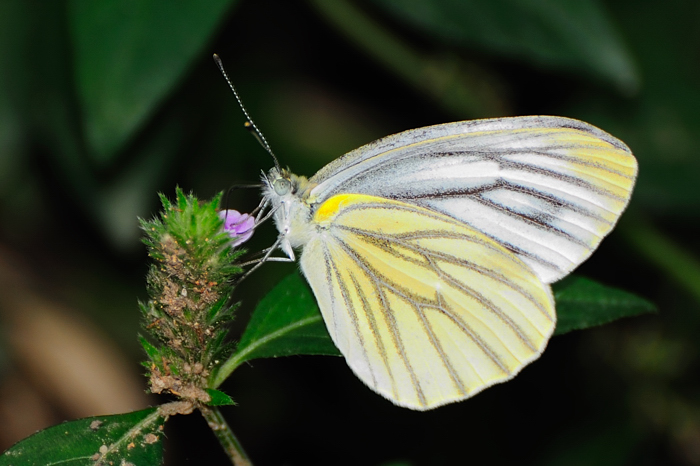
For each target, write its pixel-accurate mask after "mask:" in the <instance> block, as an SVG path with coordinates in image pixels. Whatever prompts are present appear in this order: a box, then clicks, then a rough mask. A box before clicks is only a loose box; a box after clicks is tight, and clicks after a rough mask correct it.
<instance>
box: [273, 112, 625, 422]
mask: <svg viewBox="0 0 700 466" xmlns="http://www.w3.org/2000/svg"><path fill="white" fill-rule="evenodd" d="M636 175H637V162H636V160H635V158H634V156H633V155H632V153H631V151H630V149H629V148H628V147H627V146H626V145H625V144H624V143H622V142H621V141H620V140H618V139H616V138H614V137H613V136H611V135H609V134H607V133H606V132H604V131H602V130H600V129H598V128H596V127H594V126H592V125H590V124H587V123H584V122H581V121H578V120H573V119H569V118H562V117H550V116H530V117H513V118H496V119H485V120H474V121H462V122H456V123H448V124H441V125H436V126H429V127H425V128H419V129H414V130H410V131H405V132H402V133H398V134H395V135H392V136H388V137H385V138H383V139H380V140H377V141H375V142H372V143H370V144H367V145H365V146H362V147H360V148H358V149H356V150H353V151H351V152H349V153H347V154H345V155H343V156H342V157H340V158H338V159H337V160H335V161H333V162H331V163H330V164H328V165H327V166H326V167H324V168H322V169H321V170H320V171H319V172H318V173H316V174H315V175H314V176H312V177H311V178H308V179H307V178H305V177H303V176H297V175H295V174H293V173H291V172H290V171H288V170H286V169H281V168H279V166H276V167H274V168H272V169H271V170H270V171H269V172H268V173H267V174H265V175H264V176H263V183H264V188H263V203H264V204H265V205H267V206H269V207H270V209H271V210H270V212H271V215H272V216H273V217H274V222H275V224H276V226H277V229H278V230H279V237H278V240H277V242H276V243H275V247H278V248H279V249H281V250H282V251H283V252H284V254H285V255H286V256H287V257H288V258H289V259H290V260H294V259H295V257H296V255H295V249H299V248H301V257H300V265H301V271H302V272H303V274H304V276H305V277H306V279H307V281H308V282H309V284H310V286H311V289H312V290H313V293H314V295H315V297H316V300H317V302H318V305H319V308H320V310H321V314H322V316H323V320H324V321H325V324H326V326H327V328H328V332H329V334H330V336H331V338H332V339H333V342H334V343H335V345H336V346H337V347H338V349H339V350H340V352H341V353H342V354H343V356H344V357H345V359H346V361H347V363H348V365H349V366H350V368H351V369H352V371H353V372H354V373H355V374H356V375H357V377H359V378H360V380H362V381H363V382H364V383H365V384H367V386H369V387H370V388H371V389H372V390H374V391H375V392H377V393H379V394H380V395H382V396H384V397H385V398H387V399H389V400H390V401H392V402H393V403H395V404H396V405H399V406H403V407H407V408H411V409H415V410H428V409H431V408H435V407H437V406H441V405H444V404H447V403H451V402H455V401H459V400H463V399H466V398H469V397H471V396H473V395H475V394H476V393H478V392H480V391H481V390H483V389H485V388H487V387H489V386H491V385H494V384H496V383H499V382H504V381H507V380H509V379H511V378H513V377H514V376H515V375H516V374H517V373H518V372H519V371H520V370H521V369H522V368H523V367H524V366H526V365H527V364H529V363H530V362H532V361H533V360H535V359H537V358H538V357H539V356H540V355H541V354H542V352H543V351H544V349H545V346H546V345H547V342H548V340H549V338H550V337H551V335H552V333H553V331H554V328H555V325H556V312H555V308H554V299H553V297H552V291H551V288H550V283H552V282H555V281H557V280H559V279H561V278H562V277H564V276H566V275H567V274H569V273H570V272H571V271H572V270H573V269H575V268H576V267H577V266H578V265H579V264H581V263H582V262H583V261H584V260H586V259H587V258H588V257H589V256H590V254H591V253H592V252H593V250H595V248H596V247H597V246H598V244H599V243H600V241H601V240H602V239H603V237H604V236H605V235H607V234H608V233H609V232H610V231H611V230H612V228H613V227H614V225H615V223H616V222H617V220H618V218H619V217H620V215H621V214H622V212H623V210H624V209H625V207H626V206H627V204H628V202H629V199H630V196H631V193H632V189H633V186H634V183H635V179H636Z"/></svg>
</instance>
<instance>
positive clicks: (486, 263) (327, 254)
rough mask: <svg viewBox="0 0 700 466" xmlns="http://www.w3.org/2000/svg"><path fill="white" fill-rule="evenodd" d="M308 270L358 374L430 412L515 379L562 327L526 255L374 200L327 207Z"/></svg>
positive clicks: (352, 198)
mask: <svg viewBox="0 0 700 466" xmlns="http://www.w3.org/2000/svg"><path fill="white" fill-rule="evenodd" d="M311 224H312V226H313V227H314V228H316V229H317V231H319V232H320V233H319V234H317V235H314V236H313V237H312V239H311V240H310V241H309V242H308V243H307V244H306V245H305V247H304V250H303V253H302V257H301V267H302V270H303V272H304V274H305V275H306V277H307V279H308V281H309V283H310V284H311V287H312V289H313V291H314V294H315V295H316V297H317V300H318V302H319V306H320V308H321V312H322V314H323V318H324V320H325V322H326V324H327V326H328V329H329V332H330V334H331V337H332V338H333V340H334V342H335V343H336V345H337V346H338V348H339V349H340V350H341V352H342V353H343V355H344V356H345V358H346V360H347V361H348V364H349V365H350V367H351V368H352V369H353V371H354V372H355V373H356V374H357V375H358V377H360V379H361V380H363V381H364V382H365V383H366V384H367V385H369V386H370V387H371V388H372V389H374V390H375V391H377V392H378V393H380V394H382V395H383V396H385V397H387V398H389V399H390V400H392V401H393V402H394V403H396V404H399V405H402V406H407V407H410V408H414V409H429V408H433V407H435V406H439V405H442V404H445V403H449V402H451V401H455V400H459V399H463V398H467V397H469V396H471V395H474V394H475V393H477V392H479V391H481V390H482V389H484V388H486V387H488V386H490V385H493V384H494V383H498V382H501V381H504V380H507V379H509V378H511V377H513V376H514V375H515V374H516V373H517V372H518V371H519V370H520V369H521V368H522V367H523V366H524V365H526V364H527V363H528V362H530V361H532V360H533V359H535V358H537V357H538V356H539V355H540V353H541V352H542V351H543V349H544V346H545V345H546V342H547V340H548V339H549V337H550V335H551V333H552V331H553V329H554V325H555V314H554V305H553V300H552V296H551V292H550V289H549V286H548V285H546V284H543V283H542V281H541V280H540V279H539V278H538V277H537V275H536V274H535V273H534V272H533V271H532V269H531V268H530V267H529V266H528V265H527V264H525V263H524V262H523V261H522V260H520V259H519V258H518V257H517V256H516V255H515V254H513V253H512V252H510V251H508V250H507V249H506V248H504V247H503V246H501V245H500V244H498V243H496V242H495V241H493V240H492V239H491V238H489V237H488V236H486V235H484V234H481V233H479V232H478V231H475V230H474V229H472V228H470V227H468V226H466V225H465V224H463V223H461V222H459V221H456V220H455V219H453V218H451V217H448V216H446V215H444V214H441V213H438V212H433V211H431V210H428V209H425V208H422V207H419V206H415V205H412V204H407V203H405V202H399V201H394V200H390V199H384V198H380V197H375V196H367V195H354V194H342V195H338V196H334V197H332V198H330V199H328V200H326V201H325V202H324V203H323V204H322V205H320V207H318V208H317V209H316V212H315V215H314V217H313V219H312V221H311Z"/></svg>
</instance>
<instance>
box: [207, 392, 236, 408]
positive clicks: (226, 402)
mask: <svg viewBox="0 0 700 466" xmlns="http://www.w3.org/2000/svg"><path fill="white" fill-rule="evenodd" d="M204 391H205V392H207V393H208V394H209V396H210V397H211V400H210V401H209V403H207V405H208V406H231V405H235V404H236V402H235V401H233V398H231V397H230V396H228V395H227V394H226V393H224V392H222V391H220V390H215V389H213V388H205V389H204Z"/></svg>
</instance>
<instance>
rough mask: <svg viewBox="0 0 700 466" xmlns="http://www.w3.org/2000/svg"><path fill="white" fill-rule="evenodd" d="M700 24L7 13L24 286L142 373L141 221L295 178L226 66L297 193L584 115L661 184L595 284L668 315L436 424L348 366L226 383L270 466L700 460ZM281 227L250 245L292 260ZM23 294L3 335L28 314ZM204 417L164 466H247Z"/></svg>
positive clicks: (492, 13) (523, 16) (462, 11)
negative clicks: (231, 458) (255, 134)
mask: <svg viewBox="0 0 700 466" xmlns="http://www.w3.org/2000/svg"><path fill="white" fill-rule="evenodd" d="M698 22H700V4H698V3H697V2H693V1H691V0H669V1H668V2H663V3H660V2H654V1H651V0H635V1H632V0H587V1H575V0H566V1H565V0H559V1H554V0H526V1H522V2H516V1H507V0H499V1H491V0H469V1H457V0H411V1H406V2H398V1H391V0H353V1H350V0H343V1H341V0H337V1H334V2H323V1H321V0H308V1H302V0H297V1H282V0H258V1H252V0H240V1H229V2H226V1H223V0H219V1H214V2H194V1H186V2H178V4H177V6H173V5H172V4H166V3H163V2H156V1H155V0H139V1H133V0H132V1H119V2H118V1H116V0H102V1H100V2H89V1H87V0H56V1H52V2H23V1H21V0H5V1H3V2H0V64H1V66H0V215H1V220H0V252H2V253H3V254H0V262H2V263H0V271H5V270H11V271H13V272H14V273H19V274H22V275H23V276H24V278H25V279H26V280H28V281H30V282H31V283H33V284H34V285H35V287H36V289H37V290H40V291H41V292H42V293H44V294H45V296H46V298H47V299H51V300H55V301H60V302H62V303H65V304H68V305H69V306H71V307H73V308H74V309H76V310H77V311H80V312H84V313H85V314H86V315H87V316H89V318H91V319H92V320H93V321H94V322H95V323H97V324H99V325H101V326H102V327H103V329H104V331H105V335H107V337H109V338H112V339H114V340H115V341H117V342H119V343H120V344H121V345H122V347H123V349H124V352H125V353H126V354H127V355H129V357H131V358H132V359H133V360H134V365H136V361H137V360H138V359H139V358H140V357H141V355H140V354H139V351H140V350H139V346H138V342H137V341H136V338H135V335H136V333H137V326H138V311H137V306H136V304H135V302H136V297H139V296H140V297H142V298H143V297H144V291H145V287H144V281H143V278H144V275H145V271H146V266H145V263H146V259H145V251H144V249H143V247H142V246H141V245H140V243H139V231H138V223H137V221H136V217H137V216H141V217H144V218H149V217H151V216H152V215H153V213H155V212H156V210H157V208H158V197H157V195H156V192H157V191H161V192H164V193H166V194H168V195H171V194H172V193H173V190H174V187H175V185H176V184H179V185H180V186H182V187H183V188H184V190H185V191H190V190H191V191H193V192H195V193H196V194H197V195H198V197H200V198H207V197H211V196H213V195H214V194H215V193H217V192H219V191H221V190H224V189H226V188H227V187H228V186H230V185H232V184H234V183H236V182H248V183H250V182H255V180H257V179H258V177H259V176H260V170H265V169H267V168H269V167H270V166H271V161H270V160H269V157H268V156H267V155H266V154H265V152H264V151H263V150H262V149H261V148H260V147H259V146H258V145H257V143H256V142H255V140H254V139H253V138H251V137H250V135H249V134H248V133H247V132H246V131H245V130H243V128H242V123H243V118H242V116H241V114H240V111H239V110H238V108H237V107H236V105H235V101H234V99H233V98H232V96H231V95H230V92H229V91H228V90H227V88H226V83H225V81H224V80H223V78H221V76H220V75H219V73H218V70H217V69H216V66H215V65H214V63H213V62H212V61H211V58H210V57H211V54H212V53H213V52H217V53H218V54H219V55H220V56H221V57H222V59H223V60H224V63H225V64H226V66H227V69H228V71H229V74H230V75H231V77H232V79H233V81H234V82H235V83H236V85H237V86H238V88H239V91H240V92H241V94H242V96H243V99H244V101H245V102H246V105H247V106H248V109H249V111H250V112H251V114H252V115H253V117H254V118H255V120H256V122H257V124H258V125H259V126H260V127H261V128H262V130H263V131H264V132H265V135H266V137H267V139H268V141H269V142H270V144H271V145H272V147H273V149H274V150H275V152H276V154H277V155H278V157H279V158H280V161H281V163H282V164H283V165H290V166H291V168H292V169H293V170H294V172H296V173H299V174H307V175H310V174H312V173H314V171H315V170H317V169H318V168H320V167H321V166H323V165H325V164H326V163H328V162H329V161H330V160H332V159H334V158H336V157H337V156H339V155H340V154H342V153H344V152H346V151H348V150H351V149H354V148H356V147H358V146H359V145H361V144H364V143H366V142H369V141H371V140H373V139H375V138H378V137H382V136H385V135H387V134H391V133H394V132H398V131H401V130H405V129H409V128H414V127H419V126H424V125H428V124H436V123H443V122H447V121H453V120H457V119H462V118H475V117H483V116H505V115H525V114H556V115H563V116H569V117H574V118H580V119H582V120H585V121H588V122H590V123H593V124H595V125H597V126H600V127H601V128H603V129H605V130H606V131H608V132H610V133H611V134H613V135H615V136H617V137H619V138H620V139H622V140H623V141H625V142H626V143H627V144H628V145H629V146H630V147H631V148H632V150H633V152H634V153H635V155H636V156H637V157H638V159H639V162H640V177H639V181H638V184H637V188H636V191H635V194H634V196H633V199H632V203H631V206H630V209H629V211H628V212H627V213H626V214H625V215H624V216H623V219H622V221H621V223H620V225H619V228H618V229H617V230H616V231H615V232H613V234H612V235H611V236H610V237H609V238H608V239H606V240H605V241H604V242H603V244H602V245H601V247H600V249H599V251H598V252H597V253H596V254H594V255H593V256H592V258H591V259H590V260H589V261H588V262H586V263H585V264H584V265H583V266H581V267H580V268H579V270H578V272H579V273H580V274H582V275H586V276H590V277H591V278H593V279H595V280H597V281H600V282H602V283H605V284H607V285H610V286H613V287H617V288H623V289H626V290H630V291H631V292H633V293H636V294H639V295H641V296H643V297H645V298H646V299H648V300H649V301H651V302H654V303H655V304H656V305H657V307H658V308H659V313H658V314H656V315H651V316H647V317H644V318H638V319H630V320H623V321H620V322H617V323H614V324H611V325H607V326H604V327H601V328H599V329H596V330H590V331H586V332H572V333H569V334H567V335H564V336H560V337H556V338H554V339H553V340H552V341H551V343H550V344H549V346H550V348H549V349H548V350H547V351H546V352H545V354H544V355H543V357H542V358H541V359H540V360H538V361H537V362H536V363H534V364H533V365H532V366H531V367H528V368H527V369H526V370H524V371H523V372H522V374H521V375H519V376H518V377H517V378H516V379H514V380H513V381H512V382H509V383H507V384H503V385H502V386H499V387H494V388H492V389H490V390H488V391H486V392H484V393H483V394H480V395H479V396H477V397H476V398H474V399H472V400H468V401H466V402H463V403H459V404H457V405H452V406H449V407H445V408H440V409H438V410H435V411H431V412H428V413H414V412H410V411H408V410H403V409H400V408H396V407H394V406H392V405H391V404H390V403H388V402H386V401H385V400H383V399H381V398H380V397H378V396H376V395H375V394H373V393H372V392H370V391H369V390H367V389H366V388H365V387H364V386H363V385H362V384H361V382H359V381H358V380H357V379H356V378H355V377H354V376H353V375H352V374H351V373H350V371H349V370H348V369H347V367H346V365H345V362H344V361H343V360H342V359H340V358H324V357H315V358H310V357H304V358H297V357H293V358H279V359H271V360H258V361H254V363H253V364H254V367H252V368H250V367H248V365H243V366H242V367H241V368H240V369H239V370H237V371H236V374H237V375H234V376H233V377H232V379H231V380H230V381H228V382H227V383H226V384H224V386H223V389H224V390H225V391H226V392H227V393H230V394H231V395H232V397H233V398H234V399H235V400H236V402H237V403H238V405H237V406H236V407H235V408H234V407H232V408H228V409H229V410H231V415H230V416H229V417H230V418H231V424H232V427H233V429H234V430H235V431H236V432H237V433H238V435H239V438H240V440H241V442H242V443H243V445H245V447H246V449H247V451H248V453H249V454H250V456H251V457H252V458H253V459H254V460H256V464H261V465H264V464H280V463H289V464H302V463H303V464H327V463H328V462H329V461H328V458H333V461H331V462H332V463H334V464H392V463H395V462H396V461H398V460H400V461H401V464H416V465H420V464H431V465H433V464H456V463H457V464H458V463H461V462H464V461H465V459H469V461H470V462H472V463H476V464H487V463H490V464H499V463H514V462H516V461H517V462H518V463H526V464H547V465H559V464H610V465H613V464H615V465H617V464H635V465H645V464H679V465H700V380H699V379H698V377H697V375H696V374H698V373H700V372H699V371H698V365H699V364H700V361H699V359H698V343H697V336H696V335H697V333H698V331H700V296H699V295H698V291H697V290H698V289H699V287H700V284H698V278H697V277H700V265H699V262H698V257H700V242H699V241H698V238H699V237H700V234H699V233H700V222H698V213H700V189H698V183H699V182H700V157H698V156H697V155H698V153H699V151H700V112H699V111H698V109H700V60H699V59H698V57H699V56H700V33H699V31H700V27H698ZM257 199H258V193H257V192H255V191H254V190H236V191H233V192H232V193H231V195H230V196H229V199H228V201H227V202H228V203H229V204H230V206H231V207H235V208H236V209H238V210H241V211H250V210H252V209H253V208H254V206H255V205H257ZM263 230H264V229H263ZM273 230H274V229H273V228H272V227H268V228H267V231H264V232H263V231H261V232H259V233H257V234H256V237H255V238H253V240H252V241H251V242H250V243H249V245H248V249H249V250H258V249H262V248H264V247H266V246H269V244H271V243H272V239H273V238H274V234H275V233H274V231H273ZM8 254H9V255H11V256H12V257H14V258H16V259H17V260H15V261H13V262H11V263H10V262H7V261H6V258H7V257H8ZM16 264H19V265H21V266H18V265H16ZM293 269H294V266H293V265H289V264H287V265H285V264H268V265H266V266H265V267H264V268H262V269H260V270H259V271H257V272H256V273H255V274H254V275H253V276H251V277H250V278H249V279H247V281H246V285H245V286H244V287H242V288H241V289H244V290H245V294H244V295H243V294H239V295H237V296H236V299H238V300H243V302H244V306H243V307H242V308H241V310H240V311H239V314H238V316H239V317H238V319H237V320H236V322H235V325H237V326H238V329H239V332H238V334H239V335H240V329H241V328H242V326H243V325H245V323H246V321H247V317H245V316H246V315H247V314H246V313H247V312H248V313H249V312H250V309H251V308H252V306H254V305H255V303H256V301H257V300H258V299H259V298H260V297H261V296H263V295H264V294H265V293H266V292H267V291H269V290H270V289H271V288H272V287H273V286H274V284H275V283H276V282H278V281H279V280H280V278H281V277H283V276H285V275H287V274H288V273H289V272H290V271H291V270H293ZM0 276H2V275H0ZM0 285H1V286H2V289H0V296H1V298H0V311H2V313H3V314H2V315H3V317H5V316H6V315H7V314H8V312H9V310H8V306H10V305H11V304H9V303H12V302H14V301H12V300H10V299H9V298H10V297H13V299H15V300H16V299H22V298H23V296H22V295H17V293H18V290H17V289H16V288H15V287H12V286H10V285H8V284H7V283H4V282H3V283H0ZM239 293H240V292H239ZM246 306H247V307H246ZM246 309H247V311H246ZM0 350H1V351H3V352H4V354H3V355H2V358H0V362H1V364H0V370H1V372H0V375H2V379H0V382H3V381H6V380H9V379H10V377H9V376H10V374H13V373H14V372H13V371H20V372H21V371H23V370H24V371H25V372H29V368H27V367H19V368H17V367H14V366H13V359H12V356H13V353H12V351H13V348H12V346H11V345H10V344H9V343H8V342H3V343H2V344H0ZM56 351H57V352H60V348H56ZM33 380H34V381H35V383H36V385H37V387H38V388H37V390H38V391H37V393H40V394H44V395H46V396H47V398H49V399H50V396H49V395H50V394H51V393H50V389H49V388H47V387H42V384H41V378H37V377H35V378H34V379H33ZM86 383H89V382H86ZM0 390H2V387H0ZM49 404H50V402H49ZM14 409H18V410H22V409H23V408H22V407H20V406H16V407H15V408H14ZM53 409H54V410H56V411H58V412H59V413H63V415H64V416H66V417H70V413H67V412H66V411H62V408H61V407H60V406H59V407H56V406H54V407H53ZM2 412H4V411H2V410H0V413H2ZM25 412H27V413H29V412H30V411H27V410H25ZM227 413H228V412H227ZM329 413H331V414H329ZM95 414H103V413H95ZM29 415H30V414H27V416H29ZM190 417H192V416H190ZM186 422H196V420H193V421H189V420H188V421H180V420H178V419H176V422H174V424H173V426H172V429H173V430H172V432H170V433H169V434H168V436H169V437H170V438H171V439H172V442H169V443H168V445H169V446H168V447H167V448H166V464H178V460H180V459H184V458H187V457H189V458H196V459H197V460H196V461H197V462H207V464H217V463H216V462H217V461H218V462H220V463H219V464H224V462H225V461H226V460H225V458H224V457H223V456H222V454H221V453H220V452H218V450H217V449H218V446H217V445H216V444H215V441H214V439H213V438H211V437H210V434H208V433H207V432H206V430H205V429H194V430H193V429H187V424H184V423H186ZM200 422H201V421H200ZM290 426H294V428H292V429H290ZM320 426H323V427H322V428H319V427H320ZM167 429H168V428H167V427H166V430H167ZM195 430H202V431H203V435H204V436H203V437H202V438H196V441H193V435H196V434H194V433H193V431H195ZM9 435H10V434H3V436H2V438H3V439H4V438H10V436H9ZM208 442H209V443H208ZM3 446H4V447H7V446H9V445H3ZM341 451H342V452H345V453H343V454H342V455H340V454H339V453H338V452H341ZM168 455H171V457H168ZM210 455H211V456H210ZM217 455H219V456H217Z"/></svg>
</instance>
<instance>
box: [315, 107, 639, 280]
mask: <svg viewBox="0 0 700 466" xmlns="http://www.w3.org/2000/svg"><path fill="white" fill-rule="evenodd" d="M636 173H637V165H636V161H635V159H634V157H633V156H632V154H631V153H630V151H629V149H628V148H627V146H625V145H624V144H623V143H622V142H620V141H619V140H617V139H615V138H614V137H612V136H610V135H609V134H607V133H605V132H603V131H601V130H599V129H598V128H595V127H594V126H591V125H588V124H586V123H583V122H580V121H577V120H571V119H567V118H560V117H520V118H501V119H493V120H476V121H466V122H458V123H450V124H445V125H438V126H432V127H428V128H420V129H416V130H411V131H406V132H403V133H399V134H396V135H393V136H389V137H387V138H384V139H381V140H379V141H376V142H374V143H371V144H368V145H366V146H363V147H361V148H359V149H357V150H355V151H352V152H350V153H348V154H346V155H345V156H343V157H341V158H339V159H338V160H336V161H335V162H332V163H331V164H329V165H328V166H326V167H325V168H324V169H322V170H321V171H319V173H317V174H316V175H315V176H314V177H312V178H311V180H310V181H311V182H312V183H318V185H317V186H316V187H315V188H314V189H313V190H312V191H311V196H310V200H311V201H312V202H315V203H322V202H324V201H326V200H327V199H329V198H330V197H331V196H334V195H336V194H342V193H359V194H369V195H374V196H379V197H382V198H387V199H393V200H397V201H401V202H404V203H410V204H414V205H418V206H422V207H426V208H428V209H431V210H434V211H436V212H441V213H443V214H445V215H448V216H450V217H452V218H454V219H456V220H458V221H460V222H462V223H464V224H466V225H469V226H470V227H472V228H473V229H474V230H476V231H479V232H482V233H484V234H485V235H487V236H488V237H490V238H491V239H493V240H494V241H496V242H497V243H499V244H501V245H502V246H504V247H505V248H507V249H508V250H510V251H512V252H514V253H515V254H517V255H518V256H519V257H520V258H521V259H522V260H523V261H524V262H526V263H527V264H528V265H529V266H530V267H531V268H532V269H533V270H534V271H535V273H536V274H537V276H538V277H539V278H540V280H542V281H544V282H546V283H551V282H553V281H556V280H558V279H560V278H561V277H563V276H565V275H566V274H568V273H569V272H571V270H573V269H574V268H575V267H576V266H577V265H578V264H580V263H581V262H583V261H584V260H585V259H586V258H587V257H588V256H589V255H590V253H591V252H592V251H593V250H594V249H595V248H596V247H597V245H598V244H599V243H600V240H601V239H602V238H603V237H604V236H605V235H606V234H607V233H608V232H610V230H611V229H612V228H613V226H614V225H615V223H616V221H617V219H618V218H619V216H620V214H621V213H622V211H623V210H624V208H625V207H626V205H627V203H628V201H629V197H630V195H631V191H632V187H633V185H634V181H635V178H636Z"/></svg>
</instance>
